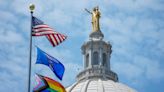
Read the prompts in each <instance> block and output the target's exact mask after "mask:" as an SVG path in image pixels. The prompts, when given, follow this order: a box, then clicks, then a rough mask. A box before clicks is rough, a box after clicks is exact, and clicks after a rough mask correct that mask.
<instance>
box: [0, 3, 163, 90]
mask: <svg viewBox="0 0 164 92" xmlns="http://www.w3.org/2000/svg"><path fill="white" fill-rule="evenodd" d="M30 3H34V4H35V5H36V9H35V12H34V15H35V16H36V17H38V18H40V19H41V20H43V21H44V22H45V23H47V24H48V25H50V26H51V27H53V28H54V29H55V30H56V31H58V32H61V33H64V34H66V35H67V36H68V39H67V40H66V41H65V42H63V43H62V44H61V45H59V46H57V47H55V48H53V47H52V46H51V44H50V43H49V42H48V40H47V39H46V38H45V37H38V38H33V50H32V52H33V55H32V84H33V85H34V84H35V80H34V74H35V73H36V72H37V73H40V74H42V75H45V76H49V77H51V78H54V79H56V80H58V79H57V78H56V77H55V76H54V74H53V72H52V71H51V70H50V69H49V68H48V67H46V66H43V65H35V60H36V48H35V45H37V46H38V47H40V48H41V49H42V50H44V51H46V52H47V53H49V54H50V55H52V56H54V57H56V58H57V59H59V60H60V61H61V62H62V63H63V64H64V65H65V67H66V71H65V74H64V79H63V81H62V82H61V83H62V84H63V85H64V86H69V85H71V84H72V83H73V82H75V81H76V80H75V77H76V74H77V73H78V72H80V71H81V70H82V69H83V67H82V64H83V63H82V55H81V50H80V48H81V45H82V44H83V43H84V41H87V40H88V36H89V33H90V32H91V23H90V22H91V16H90V15H89V14H88V13H87V12H86V11H84V8H88V9H89V10H91V9H92V8H93V7H94V6H97V5H99V7H100V11H101V13H102V15H101V21H100V22H101V30H102V32H103V33H104V36H105V38H104V39H105V40H106V41H110V43H111V44H112V46H113V47H112V50H113V52H112V56H111V67H112V70H113V71H115V72H116V73H117V74H118V75H119V81H120V82H121V83H124V84H126V85H128V86H130V87H132V88H134V89H136V90H137V91H138V92H163V90H164V88H163V86H162V85H164V73H163V71H164V67H163V66H164V36H163V34H164V8H163V6H164V1H163V0H0V15H1V16H0V85H1V86H0V92H25V91H26V90H27V79H28V77H27V76H28V57H29V34H30V12H29V10H28V6H29V4H30ZM58 81H59V80H58Z"/></svg>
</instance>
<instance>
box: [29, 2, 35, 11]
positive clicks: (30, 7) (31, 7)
mask: <svg viewBox="0 0 164 92" xmlns="http://www.w3.org/2000/svg"><path fill="white" fill-rule="evenodd" d="M29 9H30V11H31V12H33V11H34V9H35V5H34V4H30V6H29Z"/></svg>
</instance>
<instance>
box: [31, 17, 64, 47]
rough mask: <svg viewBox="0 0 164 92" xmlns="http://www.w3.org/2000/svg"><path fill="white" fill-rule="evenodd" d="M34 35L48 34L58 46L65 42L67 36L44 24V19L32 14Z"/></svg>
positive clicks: (54, 44) (49, 38)
mask: <svg viewBox="0 0 164 92" xmlns="http://www.w3.org/2000/svg"><path fill="white" fill-rule="evenodd" d="M32 36H46V37H47V39H48V40H49V41H50V43H51V44H52V46H54V47H55V46H57V45H58V44H60V43H61V42H63V41H64V40H65V39H66V38H67V37H66V36H65V35H63V34H60V33H58V32H56V31H54V30H53V29H52V28H50V27H49V26H48V25H46V24H44V22H43V21H41V20H39V19H37V18H36V17H34V16H32Z"/></svg>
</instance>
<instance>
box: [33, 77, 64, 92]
mask: <svg viewBox="0 0 164 92" xmlns="http://www.w3.org/2000/svg"><path fill="white" fill-rule="evenodd" d="M38 78H40V79H38ZM38 78H37V82H38V85H36V87H35V88H34V90H33V92H66V91H65V88H64V87H63V85H61V84H60V83H59V82H57V81H55V80H53V79H51V78H48V77H45V76H41V75H38Z"/></svg>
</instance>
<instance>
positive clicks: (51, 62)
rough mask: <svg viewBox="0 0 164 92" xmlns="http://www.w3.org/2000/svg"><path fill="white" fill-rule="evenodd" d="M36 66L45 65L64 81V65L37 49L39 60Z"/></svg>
mask: <svg viewBox="0 0 164 92" xmlns="http://www.w3.org/2000/svg"><path fill="white" fill-rule="evenodd" d="M36 64H44V65H46V66H48V67H49V68H50V69H51V70H52V71H53V72H54V73H55V75H56V76H57V77H58V78H59V79H60V80H62V78H63V75H64V71H65V67H64V65H63V64H62V63H61V62H60V61H58V60H57V59H56V58H54V57H52V56H50V55H48V54H47V53H45V52H44V51H42V50H41V49H39V48H37V60H36Z"/></svg>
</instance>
